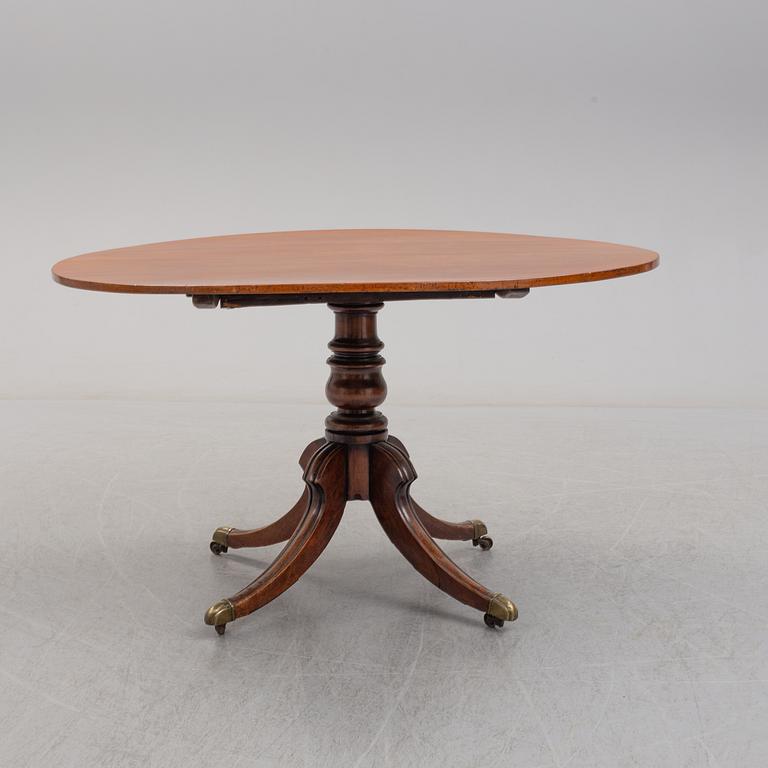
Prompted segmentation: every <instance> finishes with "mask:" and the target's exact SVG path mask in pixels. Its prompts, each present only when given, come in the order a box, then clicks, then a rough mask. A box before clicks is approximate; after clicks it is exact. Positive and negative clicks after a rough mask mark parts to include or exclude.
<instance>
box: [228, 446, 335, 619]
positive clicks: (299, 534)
mask: <svg viewBox="0 0 768 768" xmlns="http://www.w3.org/2000/svg"><path fill="white" fill-rule="evenodd" d="M345 473H346V456H345V450H344V446H342V445H338V444H336V443H327V444H325V445H323V447H322V448H320V449H319V450H318V451H317V452H316V453H315V455H314V456H313V457H312V460H311V461H310V463H309V466H308V467H307V470H306V472H305V473H304V481H305V482H306V484H307V488H308V489H309V504H308V506H307V509H306V512H305V513H304V515H303V516H302V518H301V520H300V521H299V524H298V526H297V527H296V530H295V531H294V532H293V534H292V536H291V538H290V539H289V540H288V543H287V544H286V545H285V547H284V549H283V550H282V552H280V554H279V555H278V556H277V558H276V559H275V560H274V562H273V563H272V564H271V565H270V566H269V567H268V568H267V569H266V570H265V571H264V572H263V573H262V574H261V575H260V576H259V577H258V578H257V579H256V580H255V581H252V582H251V583H250V584H249V585H248V586H247V587H245V588H244V589H241V590H240V591H239V592H238V593H237V594H236V595H235V596H234V597H231V598H229V602H230V603H231V604H232V606H233V608H234V618H236V619H238V618H240V617H242V616H247V615H248V614H249V613H252V612H253V611H255V610H256V609H257V608H261V607H262V606H263V605H266V604H267V603H269V602H270V601H272V600H274V599H275V598H276V597H277V596H278V595H280V594H282V593H283V592H285V590H286V589H288V587H290V586H291V585H293V584H294V583H295V582H296V581H297V580H298V579H299V577H300V576H301V575H302V574H303V573H304V572H305V571H306V570H307V568H309V566H310V565H312V563H314V562H315V560H317V558H318V557H319V555H320V553H321V552H322V551H323V550H324V549H325V547H326V545H327V544H328V542H329V541H330V540H331V536H333V533H334V531H335V530H336V527H337V526H338V524H339V521H340V520H341V516H342V514H343V512H344V505H345V504H346V496H345V493H344V490H345V487H346V478H345Z"/></svg>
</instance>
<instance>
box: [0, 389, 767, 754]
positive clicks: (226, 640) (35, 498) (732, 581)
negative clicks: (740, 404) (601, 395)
mask: <svg viewBox="0 0 768 768" xmlns="http://www.w3.org/2000/svg"><path fill="white" fill-rule="evenodd" d="M326 410H327V409H326V407H324V406H323V405H319V406H317V407H314V406H313V407H308V406H305V407H285V406H264V405H254V404H233V405H221V404H210V403H108V402H91V403H81V402H69V403H49V402H21V403H19V402H8V401H6V402H2V403H0V415H1V416H2V432H1V435H0V437H1V439H2V444H1V445H0V512H1V515H2V518H1V519H2V532H3V545H2V556H0V611H2V618H3V622H2V630H1V631H0V762H2V764H3V765H8V766H14V768H22V766H34V767H35V768H37V766H52V767H54V766H55V767H56V768H67V767H69V766H72V767H73V768H89V767H90V766H97V767H98V768H111V767H116V768H128V767H133V766H136V767H137V768H138V767H141V768H146V767H148V766H149V767H154V766H157V767H158V768H159V767H163V768H164V767H165V766H168V767H171V766H180V767H181V766H183V767H184V768H188V767H190V766H206V768H207V767H208V766H215V765H222V766H227V768H246V767H247V768H251V767H252V766H257V767H258V768H261V767H262V766H263V767H264V768H272V767H275V766H290V767H291V768H304V767H306V768H320V767H324V766H328V767H329V768H356V767H363V766H365V767H369V766H370V767H371V768H373V767H374V766H376V767H378V766H393V767H394V766H397V767H398V768H400V767H403V766H406V767H407V766H419V768H423V767H425V766H440V768H451V767H452V766H457V767H458V766H461V768H465V767H466V766H481V765H483V766H484V765H498V766H522V767H523V768H536V767H537V766H540V767H541V768H549V767H550V766H552V767H554V768H565V766H568V767H569V768H582V767H586V766H601V767H603V766H605V768H617V766H643V767H647V766H670V768H672V767H674V768H686V767H688V766H696V767H698V766H727V767H728V768H731V767H733V766H738V767H739V768H751V767H752V766H754V767H755V768H763V767H764V766H765V765H768V647H767V646H768V413H767V412H765V411H755V412H746V411H701V410H640V409H638V410H625V409H622V410H620V409H575V408H572V409H565V408H563V409H544V408H538V409H534V408H530V409H515V408H495V409H480V408H474V409H470V408H463V409H462V408H456V409H442V408H441V409H437V408H434V409H421V410H419V409H410V408H394V407H392V408H389V409H387V413H388V415H389V417H390V425H391V427H392V431H393V434H395V435H397V436H398V437H400V438H401V439H402V440H404V441H405V442H406V444H407V445H408V447H409V448H410V451H411V457H412V459H413V461H414V463H415V466H416V468H417V470H418V472H419V474H420V477H419V479H418V480H417V481H416V483H415V484H414V486H413V495H414V498H416V499H418V500H419V501H420V502H421V503H422V504H423V505H424V506H426V507H427V508H428V509H429V510H430V511H431V512H433V513H434V514H437V515H441V516H443V517H445V518H449V519H455V520H463V519H466V518H472V517H481V518H483V519H485V521H486V522H487V523H488V527H489V533H490V535H491V536H492V537H493V538H494V540H495V546H494V548H493V549H492V550H491V551H490V552H487V553H486V552H481V551H479V549H473V547H472V546H471V544H469V543H462V542H449V543H446V544H445V549H446V551H447V552H448V553H449V554H450V555H451V556H452V557H453V558H454V559H455V560H456V561H457V562H458V563H459V564H460V565H461V566H462V567H464V568H465V569H466V570H467V571H469V572H470V573H471V574H472V575H474V576H475V577H476V578H477V579H478V580H480V581H482V582H483V583H485V584H486V585H487V586H488V587H490V588H491V589H493V590H498V591H502V592H504V593H505V594H507V595H508V596H509V597H511V598H512V599H513V600H514V601H515V602H516V603H517V604H518V606H519V609H520V619H519V621H517V622H516V623H513V624H507V625H506V626H505V627H504V628H503V630H500V631H499V630H496V631H493V630H489V629H487V628H486V627H485V626H484V624H483V621H482V616H481V615H480V614H479V613H477V612H475V611H473V610H471V609H469V608H466V607H465V606H462V605H460V604H458V603H455V602H454V601H453V600H451V599H450V598H448V597H447V596H445V595H443V594H442V593H441V592H439V591H438V590H436V589H435V588H434V587H432V585H430V584H429V583H427V582H426V581H424V580H423V579H422V578H421V577H420V576H419V575H418V574H417V573H416V572H415V571H414V570H412V569H411V567H410V566H409V565H408V564H407V563H406V561H405V560H404V559H403V558H402V557H401V556H400V555H399V554H398V552H397V551H396V550H395V549H394V548H393V547H392V546H391V545H390V544H389V542H388V540H387V539H386V537H385V536H384V534H383V532H382V531H381V530H380V529H379V528H378V525H377V523H376V521H375V518H374V517H373V514H372V513H371V511H370V508H369V507H368V506H367V504H366V503H364V502H355V503H353V504H350V505H349V506H348V507H347V513H346V515H345V518H344V519H343V520H342V524H341V526H340V528H339V530H338V532H337V534H336V537H335V539H334V540H333V541H332V543H331V545H330V546H329V548H328V549H327V550H326V552H325V553H324V554H323V556H322V557H321V558H320V560H319V561H318V562H317V564H316V565H315V566H314V567H313V568H312V569H311V570H310V571H309V573H308V574H307V575H306V576H304V578H303V579H302V580H301V581H300V582H299V583H298V584H297V585H296V586H295V587H294V588H293V589H291V590H290V591H289V592H287V593H286V594H284V595H283V596H282V597H280V598H278V599H277V600H276V601H274V602H273V603H271V604H269V605H268V606H266V607H265V608H263V609H262V610H260V611H258V612H257V613H256V614H254V615H252V616H250V617H248V618H246V619H243V620H239V621H236V622H235V623H233V624H231V625H230V626H229V628H228V630H227V633H226V635H225V636H224V637H221V638H220V637H218V636H217V635H216V634H215V632H214V631H213V630H212V629H211V628H210V627H206V626H205V625H204V624H203V621H202V618H203V613H204V611H205V609H206V608H207V606H208V605H209V604H210V603H211V602H213V601H214V600H216V599H218V598H220V597H225V596H227V595H230V594H232V593H233V592H235V591H237V590H238V589H239V588H240V587H241V586H243V585H245V584H246V583H247V582H248V581H250V580H251V579H252V578H254V577H255V576H256V575H257V574H258V572H259V571H260V569H262V568H263V567H264V566H266V565H267V563H268V562H269V561H270V560H271V558H272V557H273V556H274V555H275V554H276V553H277V551H278V550H279V547H270V548H268V549H265V550H249V551H245V550H240V551H239V552H234V551H232V550H230V553H229V554H228V555H226V556H223V557H214V556H213V555H211V554H210V552H209V551H208V542H209V537H210V533H211V532H212V530H213V529H214V528H215V527H216V526H218V525H226V524H229V525H235V526H239V527H248V526H250V525H260V524H264V523H267V522H269V521H270V520H271V519H273V518H275V517H277V516H278V515H280V514H282V513H283V512H284V511H285V510H287V509H288V507H289V506H290V505H291V504H292V503H293V501H294V500H295V499H296V497H297V496H298V494H299V493H300V489H301V480H300V472H299V469H298V466H297V464H296V460H297V458H298V456H299V453H300V452H301V449H302V448H303V447H304V445H305V444H306V443H308V442H309V441H310V440H312V439H314V438H315V437H318V436H319V435H320V434H321V429H320V425H321V424H322V419H323V417H324V415H325V413H326Z"/></svg>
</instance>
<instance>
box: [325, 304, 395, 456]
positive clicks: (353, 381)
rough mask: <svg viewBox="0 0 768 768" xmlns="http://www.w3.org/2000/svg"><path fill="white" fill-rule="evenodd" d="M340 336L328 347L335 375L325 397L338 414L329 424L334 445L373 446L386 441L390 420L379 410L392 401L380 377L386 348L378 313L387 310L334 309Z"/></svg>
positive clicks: (368, 307) (337, 306)
mask: <svg viewBox="0 0 768 768" xmlns="http://www.w3.org/2000/svg"><path fill="white" fill-rule="evenodd" d="M328 306H329V307H330V308H331V310H333V312H334V313H335V315H336V332H335V335H334V337H333V339H332V340H331V341H330V342H329V343H328V347H329V348H330V350H331V352H333V354H332V355H331V356H330V357H329V358H328V365H330V366H331V375H330V376H329V378H328V383H327V384H326V385H325V395H326V397H327V398H328V400H329V401H330V403H331V405H335V406H336V410H335V411H334V412H333V413H331V414H330V415H329V416H328V418H327V419H326V420H325V430H326V431H325V436H326V438H327V439H328V440H329V441H330V442H332V443H347V444H355V445H368V444H370V443H378V442H381V441H382V440H386V439H387V418H386V416H384V414H382V413H381V412H380V411H377V410H376V406H377V405H381V404H382V403H383V402H384V398H386V396H387V383H386V382H385V381H384V376H383V375H382V373H381V368H382V366H383V365H384V358H383V357H382V356H381V355H380V354H379V352H381V350H382V349H383V347H384V344H382V342H381V339H380V338H379V337H378V335H377V333H376V313H377V312H378V311H379V310H380V309H381V308H382V307H383V306H384V305H383V304H329V305H328Z"/></svg>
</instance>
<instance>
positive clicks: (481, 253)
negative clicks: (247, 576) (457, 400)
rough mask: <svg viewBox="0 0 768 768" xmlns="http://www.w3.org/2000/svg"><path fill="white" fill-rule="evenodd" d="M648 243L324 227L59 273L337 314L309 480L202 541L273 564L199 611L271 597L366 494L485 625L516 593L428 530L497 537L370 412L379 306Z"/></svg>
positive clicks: (84, 259)
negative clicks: (444, 514) (449, 497)
mask: <svg viewBox="0 0 768 768" xmlns="http://www.w3.org/2000/svg"><path fill="white" fill-rule="evenodd" d="M658 261H659V257H658V255H657V254H656V253H654V252H652V251H648V250H644V249H641V248H634V247H630V246H626V245H615V244H612V243H602V242H595V241H587V240H571V239H562V238H548V237H534V236H529V235H512V234H498V233H491V232H460V231H436V230H397V229H368V230H364V229H361V230H318V231H303V232H267V233H257V234H247V235H229V236H224V237H204V238H196V239H192V240H175V241H172V242H165V243H153V244H150V245H141V246H134V247H129V248H117V249H114V250H108V251H98V252H95V253H87V254H83V255H81V256H75V257H73V258H69V259H65V260H63V261H60V262H58V263H57V264H55V265H54V267H53V277H54V279H55V280H56V281H58V282H59V283H62V284H63V285H67V286H70V287H73V288H84V289H88V290H95V291H112V292H120V293H163V294H183V295H186V296H189V297H191V298H192V302H193V304H194V305H195V306H196V307H200V308H216V307H223V308H238V307H249V306H265V305H281V304H307V303H318V302H322V303H324V304H327V305H328V306H329V308H330V309H331V311H332V312H333V313H334V316H335V334H334V336H333V339H332V340H331V341H330V343H329V344H328V346H329V347H330V350H331V353H332V354H331V356H330V357H329V358H328V365H329V366H330V368H331V373H330V377H329V379H328V383H327V385H326V389H325V394H326V396H327V398H328V400H329V401H330V403H331V404H332V405H333V406H335V410H334V411H333V412H332V413H331V414H330V415H329V416H328V417H327V418H326V420H325V436H324V437H322V438H320V439H318V440H315V441H314V442H312V443H310V444H309V445H308V446H307V447H306V448H305V449H304V452H303V453H302V454H301V458H300V459H299V464H300V466H301V468H302V470H303V473H304V474H303V479H304V483H305V487H304V491H303V493H302V495H301V497H300V498H299V500H298V501H297V502H296V504H294V506H293V507H292V508H291V509H290V510H289V511H288V512H286V513H285V514H284V515H283V516H282V517H281V518H279V519H278V520H276V521H274V522H272V523H270V524H269V525H266V526H264V527H261V528H253V529H250V530H241V529H237V528H232V527H228V526H223V527H219V528H216V530H215V531H214V532H213V536H212V541H211V543H210V549H211V551H212V552H213V553H214V554H215V555H221V554H223V553H225V552H227V551H228V549H229V548H232V549H237V548H240V547H262V546H267V545H269V544H276V543H278V542H286V544H285V547H284V548H283V549H282V551H281V552H280V553H279V554H278V555H277V557H276V558H275V560H274V561H273V562H272V564H271V565H270V566H269V567H268V568H267V569H266V570H265V571H264V572H263V573H262V574H261V575H260V576H259V577H258V578H256V579H255V580H254V581H253V582H251V583H250V584H249V585H248V586H246V587H244V588H243V589H242V590H240V591H239V592H238V593H237V594H235V595H233V596H231V597H229V598H226V599H222V600H218V601H216V602H214V603H213V605H211V606H210V608H208V610H207V612H206V613H205V622H206V624H210V625H212V626H213V627H215V629H216V631H217V632H218V633H219V634H223V633H224V630H225V628H226V625H227V624H228V623H230V622H232V621H234V620H235V619H239V618H242V617H244V616H247V615H248V614H250V613H252V612H253V611H255V610H257V609H258V608H261V607H262V606H264V605H266V604H267V603H268V602H270V601H271V600H274V598H276V597H277V596H278V595H280V594H281V593H283V592H284V591H285V590H286V589H288V588H289V587H290V586H292V585H293V584H294V583H295V582H296V581H297V580H298V579H299V578H300V577H301V576H302V574H303V573H304V572H305V571H306V570H307V569H308V568H309V567H310V566H311V565H312V563H314V562H315V560H316V559H317V557H318V556H319V555H320V553H321V552H322V551H323V549H325V547H326V545H327V544H328V542H329V541H330V539H331V537H332V536H333V534H334V531H335V530H336V527H337V526H338V524H339V521H340V520H341V516H342V514H343V512H344V507H345V505H346V502H347V501H348V500H351V499H368V500H369V501H370V503H371V506H372V507H373V511H374V513H375V515H376V517H377V519H378V521H379V523H380V524H381V526H382V528H383V529H384V531H385V532H386V534H387V536H388V537H389V539H390V541H391V542H392V543H393V544H394V545H395V546H396V547H397V548H398V549H399V550H400V552H401V553H402V554H403V555H404V556H405V558H406V559H407V560H408V561H409V562H410V563H411V565H412V566H413V567H414V568H415V569H416V570H417V571H418V572H419V573H420V574H421V575H422V576H424V577H425V578H426V579H428V580H429V581H431V582H432V583H433V584H434V585H435V586H437V587H439V588H440V589H442V590H443V591H444V592H446V593H448V594H449V595H451V596H452V597H453V598H455V599H456V600H459V601H461V602H462V603H465V604H466V605H468V606H470V607H472V608H476V609H478V610H480V611H482V612H483V617H484V621H485V624H486V625H488V626H489V627H501V626H503V624H504V622H505V621H514V620H515V619H516V618H517V615H518V612H517V608H516V606H515V604H514V603H513V602H512V601H511V600H510V599H509V598H508V597H505V596H504V595H503V594H501V593H500V592H493V591H491V590H490V589H487V588H486V587H484V586H483V585H482V584H479V583H478V582H477V581H475V580H474V579H472V578H471V577H470V576H469V575H467V574H466V573H465V572H464V571H463V570H462V569H461V568H459V567H458V566H457V565H456V564H455V563H454V562H453V561H452V560H451V559H450V558H449V557H448V555H446V553H445V552H444V551H443V550H442V549H441V548H440V547H439V546H438V544H437V543H436V541H435V540H436V539H453V540H461V541H471V542H472V544H473V545H474V546H476V547H478V548H479V549H480V550H488V549H490V548H491V547H492V546H493V541H492V539H491V538H490V537H489V536H488V535H487V534H488V529H487V526H486V525H485V523H483V522H482V521H481V520H466V521H464V522H448V521H445V520H442V519H440V518H438V517H434V516H432V515H431V514H430V513H429V512H427V511H426V510H425V509H423V508H422V507H420V506H419V505H418V504H417V503H416V502H415V501H414V500H413V498H412V497H411V493H410V488H411V484H412V483H413V481H414V480H415V479H416V471H415V470H414V468H413V465H412V464H411V461H410V459H409V456H408V451H407V450H406V448H405V446H404V445H403V444H402V443H401V442H400V440H398V439H397V438H396V437H394V436H393V435H390V434H389V433H388V430H387V419H386V417H385V416H384V415H383V414H382V413H381V412H380V411H379V410H378V406H379V405H381V404H382V403H383V402H384V399H385V397H386V393H387V387H386V383H385V381H384V377H383V375H382V366H383V365H384V358H383V357H382V356H381V354H380V352H381V350H382V348H383V346H384V345H383V344H382V342H381V340H380V339H379V337H378V332H377V313H378V312H379V310H381V308H382V307H383V306H384V302H386V301H401V300H413V299H470V298H472V299H492V298H495V297H501V298H520V297H523V296H525V295H526V294H527V293H528V292H529V290H530V289H531V288H534V287H539V286H547V285H558V284H565V283H578V282H587V281H592V280H605V279H608V278H613V277H620V276H623V275H634V274H638V273H640V272H646V271H648V270H651V269H653V268H654V267H656V266H657V265H658Z"/></svg>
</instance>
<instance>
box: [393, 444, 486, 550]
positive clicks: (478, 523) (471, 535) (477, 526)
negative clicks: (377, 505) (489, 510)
mask: <svg viewBox="0 0 768 768" xmlns="http://www.w3.org/2000/svg"><path fill="white" fill-rule="evenodd" d="M387 439H388V441H389V442H390V443H393V444H394V446H395V448H397V449H398V450H399V451H400V452H401V453H402V454H403V455H404V456H405V458H406V459H408V458H409V455H408V450H407V448H406V447H405V446H404V445H403V443H402V441H401V440H399V439H398V438H396V437H395V436H394V435H390V436H389V437H388V438H387ZM411 504H413V508H414V510H415V512H416V515H417V517H418V518H419V520H421V524H422V525H423V526H424V527H425V528H426V529H427V533H429V535H430V536H431V537H432V538H433V539H450V540H452V541H472V546H473V547H477V546H479V547H480V549H482V550H488V549H490V548H491V547H492V546H493V539H492V538H491V537H490V536H487V535H486V534H487V533H488V526H486V524H485V523H484V522H483V521H482V520H465V521H464V522H463V523H449V522H448V521H447V520H441V519H440V518H439V517H435V516H434V515H430V514H429V512H427V510H426V509H424V507H422V506H421V505H420V504H417V503H416V502H415V501H414V500H413V499H411Z"/></svg>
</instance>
